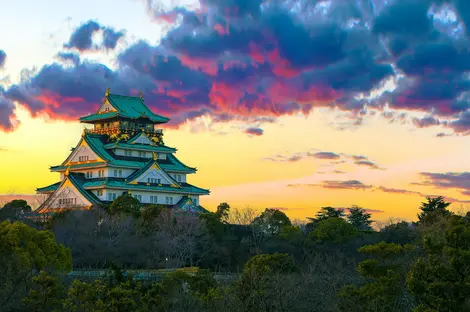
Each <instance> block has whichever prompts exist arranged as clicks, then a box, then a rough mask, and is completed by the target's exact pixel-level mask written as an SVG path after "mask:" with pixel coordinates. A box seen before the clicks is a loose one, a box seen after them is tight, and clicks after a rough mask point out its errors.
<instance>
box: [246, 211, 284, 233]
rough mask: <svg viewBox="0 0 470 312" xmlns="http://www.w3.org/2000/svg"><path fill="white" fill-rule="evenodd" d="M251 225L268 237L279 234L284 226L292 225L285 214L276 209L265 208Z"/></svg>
mask: <svg viewBox="0 0 470 312" xmlns="http://www.w3.org/2000/svg"><path fill="white" fill-rule="evenodd" d="M253 224H254V225H257V226H259V227H260V228H261V230H262V231H263V232H264V233H266V234H270V235H276V234H279V233H280V232H281V230H282V228H284V227H285V226H289V225H292V224H291V222H290V220H289V218H288V217H287V216H286V214H285V213H284V212H282V211H280V210H277V209H271V208H266V210H264V211H263V213H261V215H259V216H258V217H256V218H255V219H254V220H253Z"/></svg>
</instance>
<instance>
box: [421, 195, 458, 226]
mask: <svg viewBox="0 0 470 312" xmlns="http://www.w3.org/2000/svg"><path fill="white" fill-rule="evenodd" d="M426 200H427V202H424V203H421V207H420V209H421V213H419V214H418V219H419V222H422V223H432V222H434V221H435V220H436V219H437V218H439V217H447V216H450V215H452V212H450V211H449V210H447V207H449V205H450V203H448V202H446V201H445V200H444V197H442V196H438V197H434V198H431V197H426Z"/></svg>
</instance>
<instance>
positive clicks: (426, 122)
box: [413, 116, 441, 128]
mask: <svg viewBox="0 0 470 312" xmlns="http://www.w3.org/2000/svg"><path fill="white" fill-rule="evenodd" d="M440 124H441V123H440V121H439V120H438V119H436V118H434V117H432V116H428V117H424V118H413V125H415V126H416V127H418V128H427V127H431V126H438V125H440Z"/></svg>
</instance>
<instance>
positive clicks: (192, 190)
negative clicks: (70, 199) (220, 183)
mask: <svg viewBox="0 0 470 312" xmlns="http://www.w3.org/2000/svg"><path fill="white" fill-rule="evenodd" d="M180 186H181V187H180V188H178V187H173V186H171V185H168V184H162V185H155V184H150V185H148V184H147V183H137V184H129V183H128V182H127V181H125V179H119V178H98V179H90V180H85V181H84V182H83V184H82V187H83V188H84V189H86V190H91V189H101V188H104V187H107V188H117V189H123V190H140V191H150V192H158V191H160V192H169V193H178V194H195V195H207V194H210V191H209V190H206V189H203V188H200V187H197V186H194V185H191V184H189V183H180Z"/></svg>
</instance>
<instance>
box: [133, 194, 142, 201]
mask: <svg viewBox="0 0 470 312" xmlns="http://www.w3.org/2000/svg"><path fill="white" fill-rule="evenodd" d="M134 197H135V198H136V199H137V200H138V201H140V202H142V195H134Z"/></svg>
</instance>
